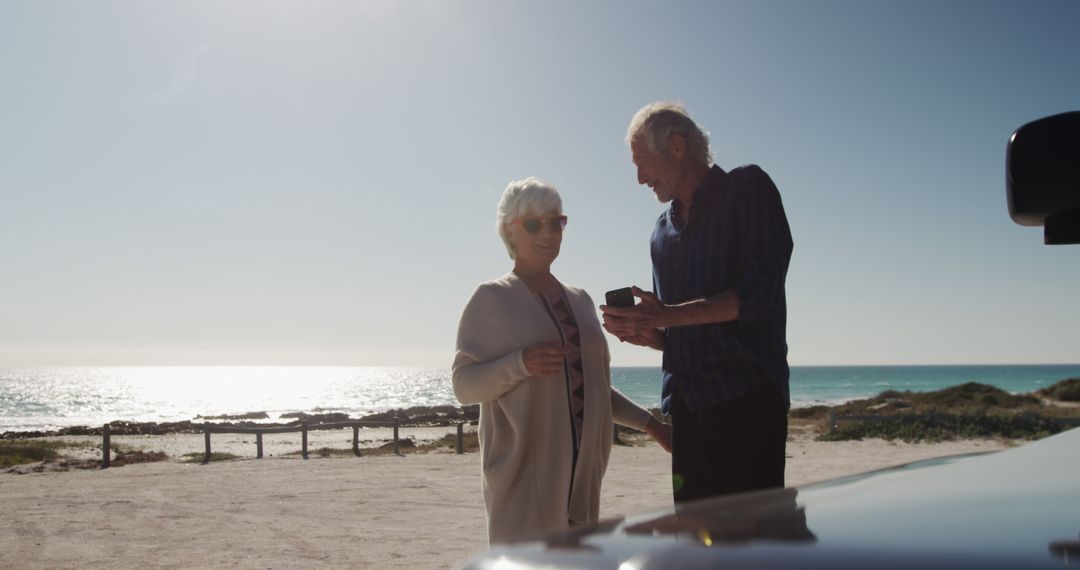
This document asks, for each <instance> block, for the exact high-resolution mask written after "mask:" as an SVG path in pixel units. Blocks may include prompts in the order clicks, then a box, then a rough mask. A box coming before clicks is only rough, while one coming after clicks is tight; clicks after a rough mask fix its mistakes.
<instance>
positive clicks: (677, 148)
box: [668, 133, 686, 160]
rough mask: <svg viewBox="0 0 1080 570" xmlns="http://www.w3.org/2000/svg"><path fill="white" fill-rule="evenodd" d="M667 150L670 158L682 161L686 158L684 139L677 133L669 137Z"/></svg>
mask: <svg viewBox="0 0 1080 570" xmlns="http://www.w3.org/2000/svg"><path fill="white" fill-rule="evenodd" d="M668 149H669V150H670V151H671V156H674V157H675V158H676V159H678V160H682V159H683V158H684V157H685V156H686V139H685V138H683V136H682V135H680V134H678V133H675V134H673V135H671V138H670V139H668Z"/></svg>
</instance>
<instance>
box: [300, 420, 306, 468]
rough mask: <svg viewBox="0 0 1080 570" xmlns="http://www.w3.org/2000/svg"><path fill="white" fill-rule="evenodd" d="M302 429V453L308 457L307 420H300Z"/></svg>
mask: <svg viewBox="0 0 1080 570" xmlns="http://www.w3.org/2000/svg"><path fill="white" fill-rule="evenodd" d="M300 430H301V431H302V432H303V436H302V437H301V439H302V440H303V443H301V448H300V453H301V454H302V455H303V456H304V459H307V422H300Z"/></svg>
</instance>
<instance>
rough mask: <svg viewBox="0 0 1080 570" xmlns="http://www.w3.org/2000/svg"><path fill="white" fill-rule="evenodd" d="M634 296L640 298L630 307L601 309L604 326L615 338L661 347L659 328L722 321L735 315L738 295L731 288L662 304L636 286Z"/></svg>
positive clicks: (735, 316) (661, 340)
mask: <svg viewBox="0 0 1080 570" xmlns="http://www.w3.org/2000/svg"><path fill="white" fill-rule="evenodd" d="M632 290H633V292H634V296H635V297H637V298H638V299H641V302H640V303H638V304H637V305H634V306H633V307H608V306H606V305H601V306H600V310H601V311H603V312H604V328H605V329H607V331H608V332H610V333H611V334H613V335H615V336H617V337H619V340H622V341H626V342H630V343H632V344H636V345H638V346H650V347H652V348H655V349H657V350H663V349H664V347H663V344H664V343H663V340H664V336H663V333H662V332H661V329H666V328H668V327H683V326H687V325H703V324H709V323H726V322H728V321H734V320H735V319H738V318H739V298H738V296H737V295H736V294H735V292H734V291H724V292H723V293H720V294H717V295H713V296H711V297H703V298H700V299H694V300H691V301H687V302H685V303H679V304H678V305H665V304H664V303H662V302H660V299H659V298H657V296H656V295H654V294H652V293H650V292H648V291H644V290H642V289H640V288H638V287H634V288H633V289H632Z"/></svg>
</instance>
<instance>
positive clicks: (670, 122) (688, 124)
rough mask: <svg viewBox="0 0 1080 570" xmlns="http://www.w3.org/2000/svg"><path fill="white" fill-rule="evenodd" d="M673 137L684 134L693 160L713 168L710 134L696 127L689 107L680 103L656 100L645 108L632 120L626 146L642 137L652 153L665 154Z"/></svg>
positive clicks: (627, 131)
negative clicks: (687, 108)
mask: <svg viewBox="0 0 1080 570" xmlns="http://www.w3.org/2000/svg"><path fill="white" fill-rule="evenodd" d="M672 135H682V137H683V140H685V141H686V150H687V152H688V153H689V155H690V158H691V159H693V160H694V161H696V162H699V163H701V164H703V165H705V166H711V165H712V162H713V157H712V152H710V151H709V135H708V133H706V132H705V131H703V130H701V128H700V127H698V126H697V123H695V122H694V120H693V119H691V118H690V114H689V113H688V112H687V111H686V107H685V106H684V105H683V104H682V103H679V102H669V101H657V102H656V103H649V104H648V105H645V106H644V107H642V108H641V110H639V111H638V112H637V113H635V114H634V118H633V119H630V127H629V128H628V129H627V130H626V144H627V145H629V144H630V143H631V142H632V141H633V140H634V139H636V138H638V137H640V138H641V139H642V140H644V141H645V144H646V145H647V146H648V147H649V150H650V151H652V152H656V153H665V152H667V150H668V141H670V140H671V136H672Z"/></svg>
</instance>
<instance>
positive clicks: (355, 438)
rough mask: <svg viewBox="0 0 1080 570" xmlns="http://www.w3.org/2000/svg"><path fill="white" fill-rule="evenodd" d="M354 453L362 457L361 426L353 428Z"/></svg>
mask: <svg viewBox="0 0 1080 570" xmlns="http://www.w3.org/2000/svg"><path fill="white" fill-rule="evenodd" d="M352 451H353V453H355V454H356V456H357V457H360V426H358V425H353V427H352Z"/></svg>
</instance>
